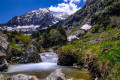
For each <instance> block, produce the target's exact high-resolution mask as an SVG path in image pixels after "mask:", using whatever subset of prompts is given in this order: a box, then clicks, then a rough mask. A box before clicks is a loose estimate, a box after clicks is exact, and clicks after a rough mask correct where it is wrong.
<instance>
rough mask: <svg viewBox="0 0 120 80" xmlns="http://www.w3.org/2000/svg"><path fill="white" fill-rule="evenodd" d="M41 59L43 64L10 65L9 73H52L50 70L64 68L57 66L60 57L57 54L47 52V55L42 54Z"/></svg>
mask: <svg viewBox="0 0 120 80" xmlns="http://www.w3.org/2000/svg"><path fill="white" fill-rule="evenodd" d="M40 57H41V59H42V62H41V63H31V64H16V65H10V66H9V68H8V73H13V72H31V71H50V70H55V69H58V68H62V66H58V65H57V60H58V55H57V54H56V53H54V52H45V53H41V54H40Z"/></svg>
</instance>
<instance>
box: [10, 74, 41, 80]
mask: <svg viewBox="0 0 120 80" xmlns="http://www.w3.org/2000/svg"><path fill="white" fill-rule="evenodd" d="M10 80H39V79H38V78H37V77H36V76H31V75H24V74H18V75H13V76H12V77H11V78H10Z"/></svg>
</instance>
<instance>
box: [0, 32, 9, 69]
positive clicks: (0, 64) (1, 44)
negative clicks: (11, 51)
mask: <svg viewBox="0 0 120 80" xmlns="http://www.w3.org/2000/svg"><path fill="white" fill-rule="evenodd" d="M8 44H9V43H8V41H7V36H6V35H5V34H3V33H2V32H1V31H0V71H4V70H5V69H7V67H8V63H7V61H6V60H5V57H6V53H7V49H8Z"/></svg>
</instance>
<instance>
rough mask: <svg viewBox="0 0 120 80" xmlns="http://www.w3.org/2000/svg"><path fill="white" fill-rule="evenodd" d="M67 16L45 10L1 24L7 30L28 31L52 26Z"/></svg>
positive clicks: (32, 12)
mask: <svg viewBox="0 0 120 80" xmlns="http://www.w3.org/2000/svg"><path fill="white" fill-rule="evenodd" d="M68 16H69V14H67V13H63V12H59V13H57V12H52V11H50V10H49V9H47V8H43V9H38V10H34V11H30V12H28V13H26V14H24V15H21V16H16V17H13V18H12V19H11V20H10V21H9V22H8V23H6V24H2V26H4V27H5V26H6V27H7V28H8V30H18V31H19V30H20V29H21V30H23V31H29V30H30V28H32V29H33V28H34V29H33V30H36V28H37V29H39V30H40V29H44V28H46V27H47V26H48V25H51V26H52V25H54V24H56V23H57V22H59V21H61V20H64V19H66V18H67V17H68Z"/></svg>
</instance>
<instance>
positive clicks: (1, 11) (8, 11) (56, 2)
mask: <svg viewBox="0 0 120 80" xmlns="http://www.w3.org/2000/svg"><path fill="white" fill-rule="evenodd" d="M85 2H86V0H0V24H2V23H6V22H8V21H9V20H10V19H12V18H13V17H14V16H20V15H22V14H25V13H27V12H28V11H32V10H37V9H39V8H49V9H50V10H51V11H53V12H66V13H68V14H73V13H74V12H76V11H77V10H78V9H80V8H81V7H83V6H84V4H85Z"/></svg>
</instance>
